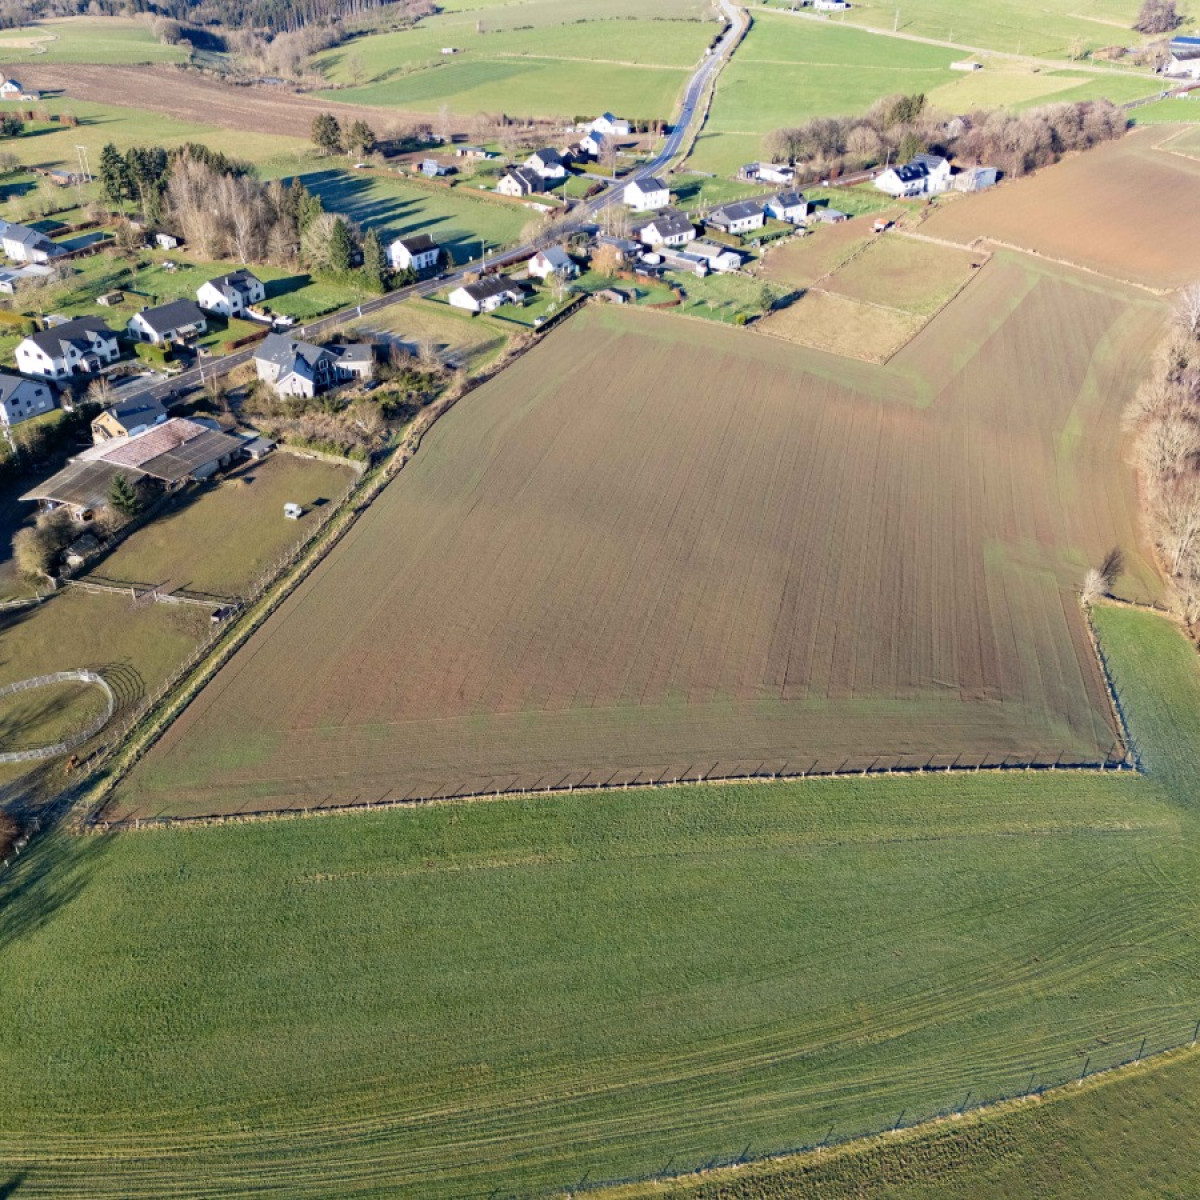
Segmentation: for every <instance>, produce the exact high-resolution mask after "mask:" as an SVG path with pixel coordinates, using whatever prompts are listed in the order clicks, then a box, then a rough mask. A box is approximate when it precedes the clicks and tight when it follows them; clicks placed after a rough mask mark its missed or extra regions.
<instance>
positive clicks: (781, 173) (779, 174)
mask: <svg viewBox="0 0 1200 1200" xmlns="http://www.w3.org/2000/svg"><path fill="white" fill-rule="evenodd" d="M738 178H739V179H745V180H747V181H752V182H756V183H795V182H796V168H795V167H793V166H790V165H789V164H788V163H766V162H752V163H747V164H746V165H745V166H744V167H742V169H741V170H740V171H739V172H738Z"/></svg>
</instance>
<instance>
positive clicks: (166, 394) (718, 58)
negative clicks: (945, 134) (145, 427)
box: [127, 0, 750, 403]
mask: <svg viewBox="0 0 1200 1200" xmlns="http://www.w3.org/2000/svg"><path fill="white" fill-rule="evenodd" d="M720 4H721V9H722V11H723V12H724V13H725V16H726V17H727V18H728V19H729V27H728V29H727V30H726V31H725V33H724V35H723V36H722V38H721V40H720V41H719V42H718V43H717V45H716V46H715V47H714V48H713V49H712V52H711V53H709V54H706V55H705V56H704V58H703V59H701V61H700V65H699V66H698V67H697V68H696V70H695V72H694V73H693V75H692V77H691V79H690V80H689V81H688V85H687V87H686V89H685V90H684V93H683V99H682V101H681V102H680V106H679V115H678V117H677V118H676V120H675V122H674V124H673V125H672V127H671V132H670V133H669V134H668V135H667V138H666V140H665V141H664V142H663V145H662V149H660V150H659V152H658V153H657V154H656V155H655V156H654V158H653V159H651V161H650V162H648V163H645V164H644V165H642V166H641V167H639V168H638V169H637V170H635V171H633V172H631V173H630V174H629V175H626V176H624V177H623V178H622V179H621V180H619V181H616V182H614V183H613V184H612V185H611V186H610V187H608V188H606V189H605V190H604V191H603V192H601V193H600V194H599V195H598V196H594V197H593V198H592V199H591V200H588V201H586V202H585V203H583V204H580V205H578V206H577V207H576V208H575V209H574V211H573V212H572V214H571V216H570V218H569V219H568V220H567V221H566V222H565V223H564V224H561V225H559V226H558V227H557V229H556V230H555V238H556V239H557V238H559V237H561V236H562V234H563V233H564V232H566V231H568V230H570V229H572V228H578V227H579V226H581V225H583V224H585V223H586V222H587V221H588V220H590V219H591V218H592V217H594V216H595V215H596V214H597V213H599V212H600V211H601V210H602V209H604V208H605V207H607V206H608V205H609V204H612V203H613V201H614V200H616V199H617V198H618V197H619V196H620V195H621V194H622V193H623V191H624V189H625V185H626V184H627V183H630V182H631V181H632V180H635V179H643V178H645V177H646V176H647V175H653V174H654V173H655V172H656V171H661V170H662V169H663V168H664V167H666V166H667V165H669V164H670V163H671V162H672V160H673V159H674V158H675V157H676V155H677V154H678V153H679V151H680V149H681V147H682V146H683V145H684V142H685V139H686V138H687V136H688V134H689V132H690V130H691V126H692V124H693V122H694V121H695V120H696V118H697V115H698V113H699V110H700V105H701V101H702V100H703V98H704V94H705V91H706V89H707V88H708V86H709V84H710V83H712V82H714V81H715V79H716V77H717V75H719V74H720V72H721V69H722V68H723V67H724V65H725V64H726V63H727V62H728V61H729V58H730V55H731V54H732V52H733V48H734V47H735V46H736V45H737V43H738V41H739V39H740V38H741V36H742V34H743V33H745V31H746V29H747V27H748V26H749V23H750V18H749V17H748V16H747V14H746V12H745V10H744V9H742V8H740V7H738V6H737V5H736V4H734V3H732V0H720ZM542 245H543V242H542V241H540V240H539V241H534V242H527V243H525V244H524V245H520V246H515V247H511V248H509V249H508V250H505V251H504V252H503V253H501V254H499V255H495V256H493V259H492V262H493V263H495V264H496V265H500V266H503V265H504V264H506V263H509V262H517V261H520V260H522V259H524V258H527V257H529V255H531V254H533V253H534V252H535V251H537V250H538V249H539V248H540V247H541V246H542ZM478 269H479V263H478V262H476V261H475V260H472V261H471V262H469V263H465V264H464V265H463V266H461V267H458V268H456V269H455V270H453V271H451V272H448V273H447V274H445V275H441V276H439V277H438V278H436V279H425V280H422V281H421V282H420V283H415V284H413V285H411V286H410V287H406V288H401V289H399V290H398V291H395V292H389V293H387V295H384V296H376V297H374V298H373V299H371V300H367V301H364V302H363V303H362V304H356V305H353V306H352V307H349V308H343V309H339V310H338V311H337V312H334V313H330V314H329V315H328V316H325V317H321V318H319V319H318V320H315V321H310V322H309V323H308V324H306V325H300V326H297V327H295V329H294V330H293V332H294V333H295V335H296V336H297V337H299V338H310V337H316V336H319V335H320V334H323V333H327V332H329V331H330V330H331V329H335V328H337V327H338V326H339V325H344V324H346V322H348V321H356V320H359V319H361V318H362V317H368V316H371V315H372V314H373V313H377V312H381V311H382V310H383V309H385V308H391V307H392V306H393V305H396V304H403V303H404V302H405V301H407V300H413V299H416V298H419V297H421V296H428V295H430V294H431V293H433V292H436V291H441V290H442V289H444V288H446V287H448V286H450V285H452V284H454V283H457V282H459V281H461V280H463V279H465V278H466V277H467V276H468V275H469V274H471V273H473V272H475V271H477V270H478ZM253 358H254V347H253V346H249V347H247V348H245V349H243V350H237V351H235V352H234V353H233V354H227V355H224V356H223V357H221V358H218V359H214V360H211V361H208V362H205V363H203V364H202V365H200V366H196V367H192V368H190V369H189V370H187V371H183V372H181V373H180V374H179V375H174V376H172V377H171V378H170V379H167V380H163V381H161V382H157V383H153V384H150V385H148V386H147V387H144V388H134V389H131V390H130V391H129V392H128V394H127V395H128V397H129V398H132V397H134V396H142V397H153V398H154V399H157V400H161V401H163V402H164V403H165V402H167V401H169V400H171V399H172V398H173V397H175V396H177V395H180V394H186V393H187V392H189V391H191V390H192V389H193V388H196V387H198V386H200V385H201V384H202V383H203V382H204V381H205V380H207V379H213V378H219V377H220V376H223V375H227V374H229V372H230V371H233V370H236V369H237V368H238V367H240V366H242V365H243V364H245V363H248V362H250V361H252V360H253Z"/></svg>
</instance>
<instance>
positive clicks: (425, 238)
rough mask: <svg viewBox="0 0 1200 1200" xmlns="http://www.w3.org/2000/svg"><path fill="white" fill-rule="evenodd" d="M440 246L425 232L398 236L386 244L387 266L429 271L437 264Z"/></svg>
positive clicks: (395, 269) (403, 269)
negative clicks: (389, 243) (388, 244)
mask: <svg viewBox="0 0 1200 1200" xmlns="http://www.w3.org/2000/svg"><path fill="white" fill-rule="evenodd" d="M441 254H442V250H441V247H440V246H439V245H438V244H437V242H435V241H434V240H433V238H431V237H430V236H429V234H427V233H415V234H412V235H410V236H409V237H399V238H397V239H396V240H395V241H394V242H392V244H391V245H390V246H388V250H387V257H388V266H390V267H391V268H392V270H393V271H409V270H412V271H430V270H432V269H433V268H434V267H436V266H437V265H438V259H439V258H440V257H441Z"/></svg>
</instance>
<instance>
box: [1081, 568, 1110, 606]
mask: <svg viewBox="0 0 1200 1200" xmlns="http://www.w3.org/2000/svg"><path fill="white" fill-rule="evenodd" d="M1105 590H1106V589H1105V586H1104V576H1103V575H1102V574H1101V573H1100V572H1099V571H1098V570H1096V568H1095V567H1089V568H1088V570H1087V573H1086V574H1085V575H1084V577H1083V587H1082V588H1081V589H1080V591H1079V599H1080V600H1081V601H1082V602H1083V604H1084V605H1087V606H1091V605H1093V604H1095V603H1096V601H1097V600H1100V599H1102V598H1103V597H1104V594H1105Z"/></svg>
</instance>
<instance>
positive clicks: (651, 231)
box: [634, 208, 696, 246]
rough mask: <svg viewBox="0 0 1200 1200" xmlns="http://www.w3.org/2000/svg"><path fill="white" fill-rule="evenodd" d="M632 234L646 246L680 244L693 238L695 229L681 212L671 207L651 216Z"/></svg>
mask: <svg viewBox="0 0 1200 1200" xmlns="http://www.w3.org/2000/svg"><path fill="white" fill-rule="evenodd" d="M634 234H635V236H636V237H637V239H638V240H639V241H640V242H642V244H643V245H646V246H682V245H684V243H686V242H690V241H692V240H693V239H694V238H695V236H696V230H695V227H694V226H693V225H692V223H691V221H689V220H688V218H687V217H686V216H685V215H684V214H683V213H681V212H678V211H677V210H675V209H673V208H672V209H667V211H666V212H660V213H659V214H658V215H657V216H655V217H652V218H651V219H650V220H649V221H647V222H646V223H645V224H644V225H641V226H640V227H639V228H637V229H636V230H635V231H634Z"/></svg>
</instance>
